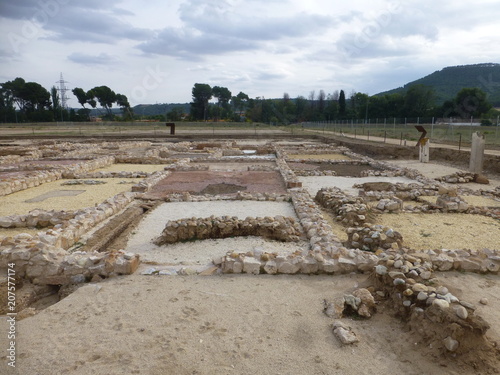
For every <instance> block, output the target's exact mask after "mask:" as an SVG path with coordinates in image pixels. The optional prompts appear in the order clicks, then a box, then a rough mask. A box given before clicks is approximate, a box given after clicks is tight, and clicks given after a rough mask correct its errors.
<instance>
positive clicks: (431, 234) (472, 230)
mask: <svg viewBox="0 0 500 375" xmlns="http://www.w3.org/2000/svg"><path fill="white" fill-rule="evenodd" d="M377 224H382V225H386V226H388V227H389V228H392V229H394V230H396V231H398V232H400V233H401V234H402V235H403V241H404V245H405V246H406V247H409V248H411V249H415V250H428V249H471V250H482V249H484V248H487V249H495V250H500V221H499V220H495V219H493V218H490V217H486V216H480V215H466V214H451V213H447V214H444V213H434V214H422V213H401V214H384V215H380V217H379V218H378V219H377Z"/></svg>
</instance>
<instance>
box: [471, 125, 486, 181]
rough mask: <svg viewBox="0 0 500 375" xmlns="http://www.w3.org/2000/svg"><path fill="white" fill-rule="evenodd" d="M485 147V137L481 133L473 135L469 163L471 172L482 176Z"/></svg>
mask: <svg viewBox="0 0 500 375" xmlns="http://www.w3.org/2000/svg"><path fill="white" fill-rule="evenodd" d="M484 145H485V140H484V135H483V134H481V133H480V132H475V133H473V134H472V146H471V149H470V163H469V171H470V172H471V173H474V174H480V173H481V172H482V171H483V160H484Z"/></svg>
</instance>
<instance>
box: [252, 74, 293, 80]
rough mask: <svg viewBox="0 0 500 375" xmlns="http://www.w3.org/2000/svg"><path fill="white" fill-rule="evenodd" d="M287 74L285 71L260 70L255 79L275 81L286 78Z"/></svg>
mask: <svg viewBox="0 0 500 375" xmlns="http://www.w3.org/2000/svg"><path fill="white" fill-rule="evenodd" d="M286 77H287V75H286V74H285V73H274V72H260V73H258V74H257V75H256V76H255V79H257V80H260V81H273V80H280V79H285V78H286Z"/></svg>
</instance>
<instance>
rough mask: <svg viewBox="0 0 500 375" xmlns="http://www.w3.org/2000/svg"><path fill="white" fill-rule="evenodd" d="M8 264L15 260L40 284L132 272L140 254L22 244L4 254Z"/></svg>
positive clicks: (19, 269)
mask: <svg viewBox="0 0 500 375" xmlns="http://www.w3.org/2000/svg"><path fill="white" fill-rule="evenodd" d="M0 259H1V260H2V262H4V261H5V263H4V264H7V263H14V264H15V269H16V274H18V275H19V277H21V278H23V279H26V280H28V281H30V282H32V283H33V284H37V285H68V284H78V283H84V282H88V281H98V280H102V279H103V278H108V277H112V276H116V275H129V274H132V273H133V272H134V271H135V270H136V269H137V267H138V266H139V262H140V259H139V255H136V254H130V253H124V252H122V251H118V252H107V253H97V252H96V253H82V252H74V253H71V254H69V253H68V252H66V251H64V250H62V249H55V248H53V247H51V246H49V245H42V246H37V247H36V248H29V247H19V248H18V249H17V250H16V251H15V252H10V253H7V254H4V252H3V251H2V254H1V256H0Z"/></svg>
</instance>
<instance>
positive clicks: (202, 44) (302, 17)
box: [137, 0, 333, 59]
mask: <svg viewBox="0 0 500 375" xmlns="http://www.w3.org/2000/svg"><path fill="white" fill-rule="evenodd" d="M179 15H180V19H181V21H182V22H183V25H182V27H179V28H172V27H167V28H165V29H163V30H161V31H160V32H159V33H158V34H157V35H156V36H155V37H154V38H151V39H150V40H148V41H146V42H143V43H140V44H139V45H138V46H137V47H138V48H139V49H140V50H142V51H143V52H146V53H151V54H160V55H170V56H175V57H180V58H186V59H202V58H203V56H205V55H215V54H224V53H230V52H238V51H249V50H254V49H258V48H262V47H266V50H267V51H274V52H275V53H286V52H290V51H291V50H290V49H288V48H285V47H284V46H280V45H278V44H274V45H264V44H263V43H270V42H277V41H280V40H285V39H287V38H300V37H305V36H308V35H311V34H315V33H318V32H319V31H320V30H321V29H325V28H328V27H330V26H331V25H332V24H333V19H332V18H331V17H328V16H323V15H315V14H306V13H300V14H295V15H293V16H290V17H265V16H262V17H251V16H249V15H247V14H244V13H243V12H241V11H239V10H237V9H235V8H234V7H233V6H231V5H230V4H228V3H227V2H224V1H218V2H214V1H208V2H207V1H206V0H204V1H200V0H191V1H188V2H186V3H184V4H182V5H181V6H180V9H179ZM267 47H268V48H267Z"/></svg>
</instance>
